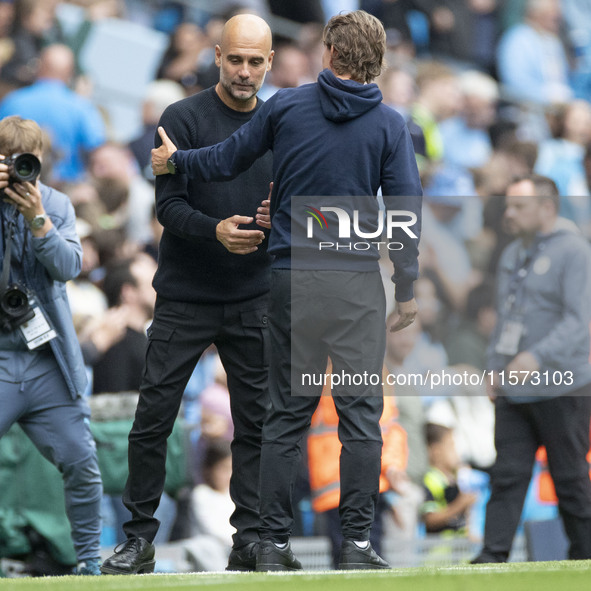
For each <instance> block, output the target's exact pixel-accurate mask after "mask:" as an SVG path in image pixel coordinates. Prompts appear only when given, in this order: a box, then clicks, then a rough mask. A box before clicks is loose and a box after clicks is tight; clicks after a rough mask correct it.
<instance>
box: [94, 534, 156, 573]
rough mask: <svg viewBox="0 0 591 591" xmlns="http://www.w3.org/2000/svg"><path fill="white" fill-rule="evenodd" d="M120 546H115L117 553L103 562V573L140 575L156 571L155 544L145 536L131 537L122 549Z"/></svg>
mask: <svg viewBox="0 0 591 591" xmlns="http://www.w3.org/2000/svg"><path fill="white" fill-rule="evenodd" d="M119 546H121V544H119ZM119 546H117V548H115V554H113V556H110V557H109V558H107V559H106V560H105V561H104V562H103V564H102V566H101V572H102V573H103V575H140V574H144V573H153V572H154V565H155V564H156V561H155V560H154V554H155V551H156V549H155V548H154V544H151V543H150V542H148V540H145V539H144V538H129V539H128V540H127V541H125V542H123V547H122V548H121V550H118V548H119Z"/></svg>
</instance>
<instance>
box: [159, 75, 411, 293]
mask: <svg viewBox="0 0 591 591" xmlns="http://www.w3.org/2000/svg"><path fill="white" fill-rule="evenodd" d="M165 127H166V126H165ZM173 141H174V140H173ZM177 147H179V148H180V147H181V146H177ZM269 149H272V150H273V180H274V186H273V195H272V197H271V208H272V209H271V212H272V215H273V218H272V226H273V227H272V230H271V239H270V244H269V252H270V253H271V254H273V255H275V260H274V262H273V266H275V267H279V268H286V267H287V268H288V267H290V266H291V267H293V268H310V267H307V266H306V265H307V264H308V263H310V265H311V267H312V268H313V267H314V265H316V268H319V266H318V265H319V262H318V261H319V259H318V258H314V256H313V254H312V252H310V256H309V257H298V259H297V261H296V259H295V258H292V256H291V255H292V252H291V247H292V222H293V219H294V217H295V215H294V214H295V212H296V210H297V211H298V212H299V211H300V209H302V208H301V207H300V206H302V207H303V206H305V205H307V206H310V207H312V208H313V207H315V203H319V201H315V200H314V196H324V197H326V196H345V197H346V196H351V197H353V196H354V197H365V198H366V200H367V206H366V207H365V213H366V214H367V215H369V214H371V215H373V216H374V219H376V218H377V216H378V213H377V211H378V208H377V199H376V197H375V196H376V195H377V192H378V189H379V188H380V187H381V189H382V194H383V195H384V203H385V206H386V209H387V210H405V211H408V212H411V214H412V215H415V216H416V218H417V222H416V224H415V225H414V226H413V231H414V235H415V237H412V236H410V235H409V234H407V233H405V232H404V231H403V230H400V229H397V230H395V231H394V234H393V236H392V238H393V240H395V241H397V242H399V243H400V244H401V245H402V248H400V249H399V250H390V251H389V255H390V258H391V260H392V262H393V263H394V270H395V272H394V277H393V279H394V282H395V284H396V299H397V300H398V301H408V300H409V299H411V298H412V296H413V287H412V286H413V281H414V280H415V279H416V277H417V274H418V262H417V255H418V236H419V235H420V227H421V224H420V221H421V201H422V199H421V196H422V188H421V184H420V180H419V174H418V170H417V165H416V160H415V156H414V151H413V146H412V141H411V139H410V135H409V133H408V130H407V127H406V125H405V122H404V119H403V118H402V117H401V116H400V115H399V114H398V113H397V112H396V111H394V110H393V109H390V108H389V107H387V106H386V105H384V104H383V103H382V95H381V92H380V90H379V89H378V87H377V85H376V84H365V85H364V84H359V83H357V82H354V81H352V80H342V79H340V78H337V77H336V76H335V75H334V74H333V73H332V72H331V71H330V70H324V71H323V72H322V73H321V74H320V76H319V77H318V82H317V83H315V84H307V85H305V86H300V87H299V88H293V89H285V90H281V91H279V92H278V93H277V94H275V95H274V96H273V97H271V98H270V99H269V100H268V101H267V102H266V103H265V104H264V105H263V106H262V107H261V109H260V110H259V111H258V113H257V114H256V116H255V117H254V118H253V119H252V121H250V122H249V123H248V124H247V125H244V126H243V127H242V128H241V129H240V130H239V131H238V132H237V133H235V134H234V135H232V136H231V137H230V138H228V140H226V141H225V142H223V143H221V144H219V145H218V146H215V147H210V148H207V149H205V150H190V151H183V150H179V151H177V152H176V153H175V155H174V159H175V162H176V164H177V166H178V167H179V170H181V171H183V172H186V173H187V174H188V175H189V176H192V177H195V178H200V179H203V180H220V179H222V178H233V177H234V176H235V175H236V174H238V173H240V172H241V171H243V170H247V169H248V167H249V166H251V164H252V162H254V161H255V160H256V159H257V158H259V157H260V156H261V155H262V154H264V153H265V152H266V151H267V150H269ZM296 198H297V199H296ZM300 198H302V199H300ZM296 201H297V205H296ZM358 205H359V200H351V199H349V200H347V199H343V201H342V206H343V208H344V209H347V208H349V212H348V213H349V214H350V217H351V219H353V215H352V214H353V210H357V209H359V207H358ZM292 206H293V207H292ZM368 212H369V214H368ZM326 221H327V222H328V223H327V224H326V225H327V226H330V227H333V226H335V221H334V219H330V220H329V219H328V218H327V219H326ZM294 244H295V243H294ZM309 244H310V248H312V246H313V245H312V243H311V242H309ZM316 248H317V246H316ZM378 258H379V252H378V250H377V247H372V248H369V249H367V250H358V251H352V252H348V253H347V256H341V254H340V253H337V252H335V253H334V256H333V257H332V259H331V258H330V257H329V259H327V261H328V263H329V264H330V265H331V267H330V268H333V269H335V270H356V271H367V270H371V269H377V268H378ZM325 268H329V267H328V265H327V266H326V267H325Z"/></svg>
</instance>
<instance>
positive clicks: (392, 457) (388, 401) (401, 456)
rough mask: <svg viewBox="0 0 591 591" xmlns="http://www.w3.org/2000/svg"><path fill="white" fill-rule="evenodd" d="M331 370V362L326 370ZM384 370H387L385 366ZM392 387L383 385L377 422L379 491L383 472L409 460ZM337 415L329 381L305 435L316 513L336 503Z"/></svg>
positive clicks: (385, 485) (402, 466)
mask: <svg viewBox="0 0 591 591" xmlns="http://www.w3.org/2000/svg"><path fill="white" fill-rule="evenodd" d="M330 372H331V364H330V361H329V365H328V368H327V373H330ZM384 372H385V373H387V370H386V369H384ZM392 390H393V389H392V388H391V389H390V390H389V391H386V387H384V410H383V412H382V418H381V419H380V425H381V428H382V439H383V441H384V444H383V447H382V475H381V476H380V492H384V491H386V490H388V489H389V488H390V485H389V482H388V480H387V479H386V477H385V473H386V471H387V470H388V469H389V468H391V467H392V468H396V469H398V470H405V469H406V463H407V460H408V446H407V440H406V431H405V430H404V429H403V428H402V427H401V426H400V424H399V423H398V422H397V417H398V409H397V408H396V403H395V400H394V396H393V395H392ZM338 425H339V417H338V414H337V411H336V408H335V405H334V401H333V399H332V396H331V395H330V384H327V385H326V386H325V387H324V389H323V390H322V396H321V398H320V403H319V404H318V408H317V409H316V412H315V413H314V416H313V417H312V424H311V427H310V431H309V434H308V466H309V474H310V489H311V491H312V508H313V509H314V511H316V512H323V511H328V510H329V509H335V508H336V507H338V506H339V498H340V480H339V457H340V454H341V442H340V441H339V436H338Z"/></svg>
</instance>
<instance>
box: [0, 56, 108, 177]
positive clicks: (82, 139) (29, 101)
mask: <svg viewBox="0 0 591 591" xmlns="http://www.w3.org/2000/svg"><path fill="white" fill-rule="evenodd" d="M73 74H74V55H73V53H72V51H71V50H70V49H69V48H68V47H66V46H65V45H50V46H49V47H47V48H46V49H44V50H43V51H42V52H41V56H40V58H39V70H38V73H37V77H36V79H35V82H34V84H32V85H31V86H29V87H27V88H21V89H19V90H15V91H14V92H12V93H10V94H9V95H7V96H6V97H5V98H4V99H3V100H2V102H1V103H0V117H6V116H8V115H15V114H18V115H20V116H21V117H29V118H31V119H34V120H35V121H37V122H38V123H39V125H40V126H41V127H42V128H43V129H45V130H46V131H47V133H48V134H49V136H50V138H51V144H52V148H53V150H54V151H55V152H56V154H57V158H56V160H55V162H54V167H53V175H54V178H55V181H58V182H63V181H76V180H80V179H81V178H82V177H83V175H84V172H85V169H84V164H85V159H86V157H87V156H88V155H89V153H90V152H92V151H93V150H94V149H96V148H97V147H98V146H100V145H102V144H103V143H104V141H105V126H104V122H103V119H102V118H101V115H100V113H99V112H98V110H97V109H96V108H95V107H94V105H92V103H90V101H88V100H87V99H85V98H82V97H81V96H79V95H77V94H76V93H75V92H73V91H72V90H70V89H69V88H68V84H69V83H70V81H71V79H72V76H73Z"/></svg>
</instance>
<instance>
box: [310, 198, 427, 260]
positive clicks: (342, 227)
mask: <svg viewBox="0 0 591 591" xmlns="http://www.w3.org/2000/svg"><path fill="white" fill-rule="evenodd" d="M305 207H306V213H307V214H308V218H307V226H306V237H307V238H314V228H315V227H316V225H318V226H319V227H320V230H321V231H324V230H326V229H328V228H329V223H328V221H327V219H326V216H325V215H324V214H333V215H329V219H330V220H331V221H330V224H331V227H333V224H334V223H335V221H336V224H337V229H338V240H334V239H333V240H331V241H321V242H319V243H318V250H326V249H336V250H369V249H371V248H372V246H373V247H377V248H378V249H379V248H381V247H382V246H385V247H387V248H388V250H402V248H403V247H404V245H403V244H402V243H401V242H393V241H392V237H393V235H394V230H395V229H396V228H400V229H401V230H402V231H403V232H404V233H405V234H407V235H408V236H409V237H410V238H415V239H416V238H418V237H417V235H416V234H415V233H414V232H413V231H412V226H414V225H415V224H416V223H417V216H416V214H414V213H413V212H412V211H406V210H398V209H392V210H387V211H384V210H379V211H378V215H377V218H376V219H373V220H368V219H367V213H365V219H363V222H362V223H361V222H360V216H359V210H357V209H355V210H353V220H352V221H351V215H350V214H349V213H348V212H347V211H346V210H344V209H343V208H342V207H332V206H322V207H321V208H320V209H316V208H314V207H310V206H309V205H307V206H305ZM335 215H336V220H334V216H335ZM315 222H316V224H315ZM362 226H363V227H366V228H368V227H370V228H371V230H368V231H367V230H366V231H364V230H363V229H362ZM384 227H385V230H386V238H387V241H379V240H378V241H375V240H373V239H376V238H381V237H382V236H383V234H384ZM352 235H353V237H354V238H357V239H358V240H352V239H351V236H352ZM372 240H373V241H372ZM347 241H348V242H347Z"/></svg>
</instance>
